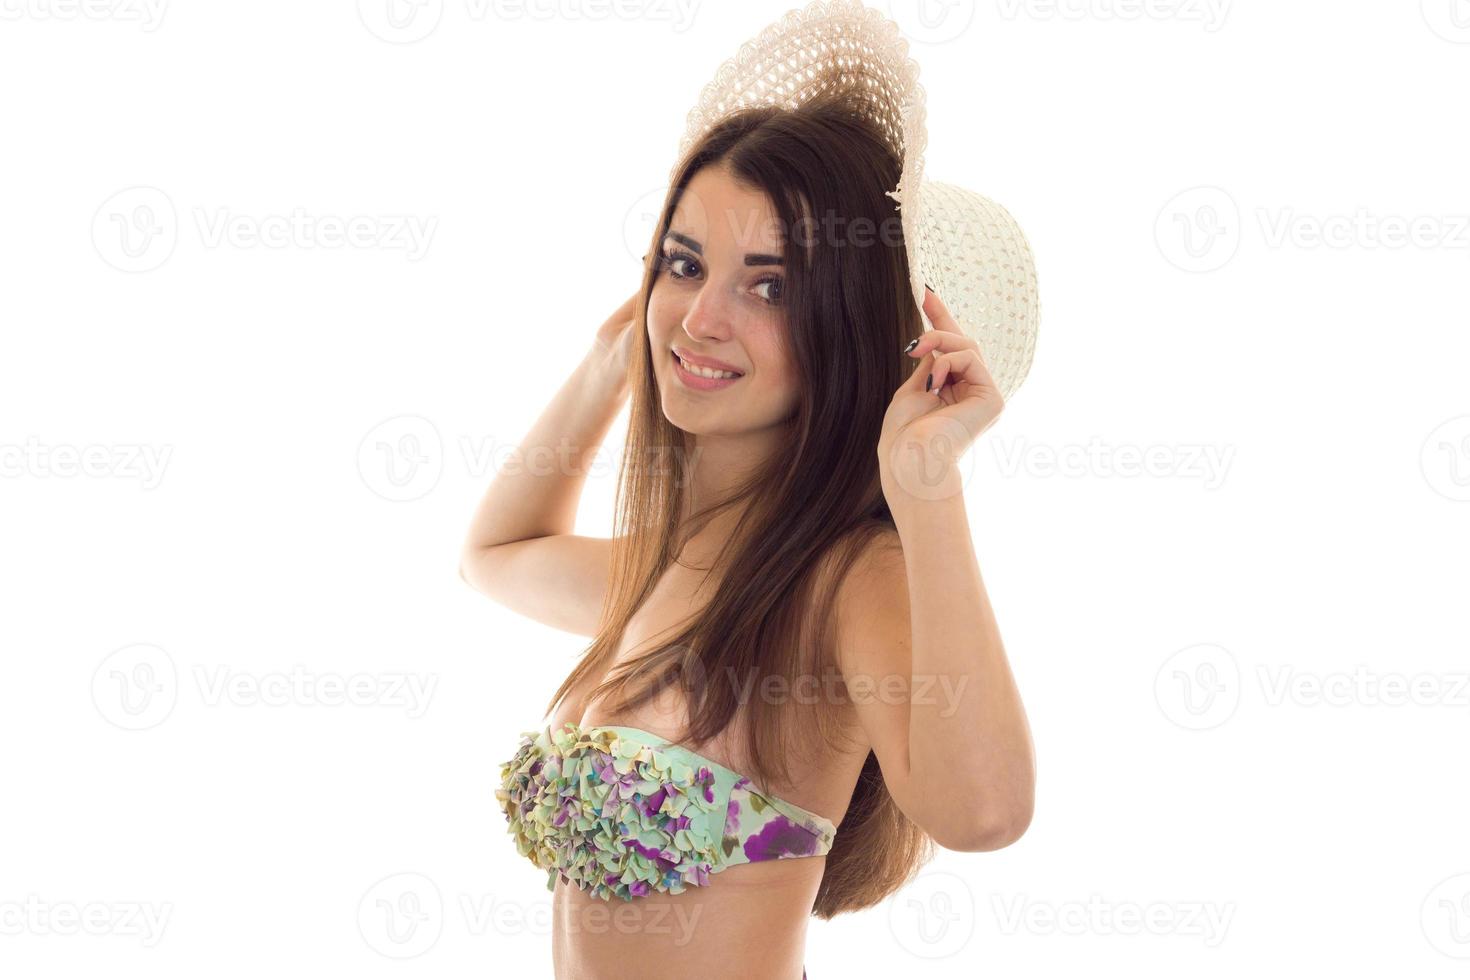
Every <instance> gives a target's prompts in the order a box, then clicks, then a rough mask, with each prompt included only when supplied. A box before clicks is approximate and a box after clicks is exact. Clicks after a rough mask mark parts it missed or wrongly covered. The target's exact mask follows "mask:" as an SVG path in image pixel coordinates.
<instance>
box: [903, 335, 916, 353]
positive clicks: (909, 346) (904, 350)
mask: <svg viewBox="0 0 1470 980" xmlns="http://www.w3.org/2000/svg"><path fill="white" fill-rule="evenodd" d="M917 346H919V338H918V337H915V338H914V339H913V340H911V341H909V345H908V346H907V347H905V348H904V349H903V352H904V353H905V354H907V353H908V352H909V351H911V350H913V349H914V348H915V347H917Z"/></svg>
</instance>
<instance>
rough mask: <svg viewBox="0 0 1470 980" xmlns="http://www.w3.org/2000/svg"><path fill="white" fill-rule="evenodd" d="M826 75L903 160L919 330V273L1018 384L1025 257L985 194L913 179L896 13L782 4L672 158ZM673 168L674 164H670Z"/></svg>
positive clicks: (910, 119)
mask: <svg viewBox="0 0 1470 980" xmlns="http://www.w3.org/2000/svg"><path fill="white" fill-rule="evenodd" d="M834 85H851V86H852V88H853V90H854V91H857V92H859V93H861V94H862V95H863V96H864V101H865V102H866V106H867V111H868V115H869V118H870V119H871V121H872V122H873V123H874V124H875V125H876V128H877V130H878V131H879V132H880V133H881V134H882V136H883V138H884V139H885V140H887V142H888V144H889V145H890V146H891V147H892V148H893V151H894V153H895V155H897V156H898V157H899V158H900V159H901V160H902V161H903V169H902V171H901V174H900V177H899V182H898V185H897V186H896V187H895V188H894V189H893V190H891V191H888V192H887V193H888V196H889V197H891V198H893V199H894V201H896V202H897V207H898V210H899V218H900V222H901V224H902V227H903V238H904V242H905V244H906V245H907V246H908V257H909V288H910V290H911V291H912V292H913V296H914V303H915V304H916V305H917V306H919V308H920V309H919V315H920V317H921V318H922V319H923V321H924V328H925V329H926V330H928V329H932V328H933V324H931V323H930V322H929V318H928V317H927V316H924V313H923V302H924V284H925V283H928V284H929V285H930V286H932V287H933V289H934V291H935V292H936V293H938V294H939V297H940V298H941V299H942V300H943V301H944V304H945V306H947V307H948V308H949V310H950V312H951V313H953V314H954V316H955V319H956V320H958V321H959V324H960V327H961V328H962V329H963V330H964V331H965V333H967V334H968V335H969V336H971V337H973V338H974V339H975V340H976V342H977V343H978V344H979V346H980V352H981V354H982V355H983V356H984V358H985V363H986V365H987V366H988V367H989V368H990V374H991V376H992V377H993V378H994V379H995V382H996V385H997V386H998V387H999V388H1000V392H1001V396H1002V397H1003V398H1007V399H1008V398H1010V396H1011V394H1012V393H1013V392H1014V391H1015V390H1016V389H1017V388H1018V387H1019V386H1020V384H1021V382H1022V380H1024V379H1025V377H1026V372H1027V370H1028V369H1029V368H1030V366H1031V357H1032V353H1033V352H1034V351H1035V349H1036V329H1037V322H1038V316H1039V312H1040V309H1039V301H1038V298H1037V293H1036V267H1035V264H1034V262H1033V260H1032V257H1031V248H1030V246H1029V245H1028V244H1027V242H1026V237H1025V235H1023V234H1022V233H1021V229H1020V226H1019V225H1017V224H1016V222H1015V220H1014V219H1013V218H1012V217H1011V216H1010V214H1008V213H1007V212H1006V210H1005V209H1004V208H1002V207H1001V206H1000V205H998V204H996V203H995V202H993V201H991V200H989V199H987V198H985V197H983V196H981V195H980V194H977V193H976V192H974V191H972V190H969V189H967V188H964V187H958V186H955V185H953V184H941V183H938V182H935V181H931V180H925V179H924V176H923V174H924V148H925V144H926V143H927V141H928V136H927V133H926V130H925V119H924V116H925V108H924V89H923V88H922V87H921V86H920V85H919V65H918V63H917V62H916V61H914V60H913V59H912V58H910V57H909V56H908V41H907V40H906V39H905V38H904V37H903V35H902V34H901V33H900V32H899V29H898V25H897V24H896V23H894V22H893V21H892V20H890V19H888V17H886V16H885V15H884V14H883V13H882V12H880V11H878V10H875V9H873V8H871V7H868V6H866V5H865V4H863V3H861V2H859V0H813V2H811V3H808V4H807V5H806V6H804V7H801V8H798V9H794V10H791V11H789V12H788V13H787V14H786V15H785V16H784V17H782V18H781V19H780V20H778V21H775V22H774V23H772V24H770V25H769V26H767V27H766V28H765V29H764V30H762V31H761V32H760V34H758V35H757V36H756V37H754V38H752V39H751V40H749V41H746V42H745V43H744V44H742V45H741V46H740V50H739V51H738V53H736V55H735V56H734V57H732V58H730V59H729V60H727V61H726V62H725V63H724V64H722V65H721V66H720V68H719V70H718V71H717V72H715V77H714V79H713V80H712V81H710V82H709V83H708V84H707V85H706V86H705V87H704V90H703V92H702V93H701V94H700V97H699V102H698V103H697V104H696V105H695V106H694V108H693V109H691V110H690V111H689V116H688V119H687V122H686V127H685V132H684V136H683V139H682V140H681V141H680V144H679V157H680V158H681V159H682V158H683V156H684V154H685V153H686V152H687V151H688V150H689V148H690V147H691V145H692V144H693V143H694V142H695V141H696V140H698V139H699V138H700V137H701V136H703V135H704V134H705V133H707V132H708V131H709V130H710V129H711V128H712V127H713V126H714V125H715V124H716V123H718V122H719V121H720V120H721V119H722V118H723V117H725V116H726V115H727V114H729V113H730V112H732V111H734V110H737V109H741V108H744V107H746V106H750V105H777V106H784V107H787V108H796V107H798V106H800V105H802V104H803V103H805V102H806V101H807V100H808V99H810V98H812V97H813V96H815V95H817V94H819V93H821V92H823V91H826V90H827V89H828V88H830V87H832V86H834ZM675 167H676V169H677V164H676V165H675Z"/></svg>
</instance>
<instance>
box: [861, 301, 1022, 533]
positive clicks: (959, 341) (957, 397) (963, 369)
mask: <svg viewBox="0 0 1470 980" xmlns="http://www.w3.org/2000/svg"><path fill="white" fill-rule="evenodd" d="M924 313H925V315H926V316H928V317H929V322H930V323H932V324H933V325H934V329H933V330H926V331H924V333H923V335H922V336H920V338H919V340H918V342H917V343H916V344H915V345H914V348H913V349H912V350H910V351H909V352H908V354H909V356H910V357H912V358H915V359H916V360H919V364H918V366H917V368H916V369H915V370H914V373H913V374H912V375H911V376H910V377H909V379H908V380H907V381H905V382H904V383H903V384H902V385H900V386H899V388H898V390H897V391H896V392H894V395H893V400H892V402H890V403H889V406H888V411H887V412H886V413H885V414H884V416H883V430H882V432H881V433H880V435H879V437H878V467H879V473H880V474H881V475H882V478H883V489H884V493H885V495H887V496H888V499H889V503H890V504H895V503H897V501H895V500H894V499H893V495H892V493H891V492H890V491H892V490H894V489H897V488H916V487H919V486H922V487H923V488H924V489H923V492H922V494H921V495H922V496H926V497H927V496H932V495H933V490H932V489H931V488H934V487H935V486H936V484H937V482H938V480H940V479H946V478H947V477H949V476H951V475H952V476H954V477H955V478H957V474H955V473H954V465H953V464H954V461H955V460H957V459H958V458H959V457H960V456H961V455H962V454H963V453H964V452H965V450H966V449H968V448H969V447H970V445H971V444H972V443H973V442H974V441H975V439H976V438H978V437H979V435H980V433H982V432H984V431H985V430H986V429H988V428H989V427H990V425H991V423H993V422H994V421H995V419H996V417H997V416H998V415H1000V412H1001V409H1002V408H1003V407H1004V405H1005V403H1004V400H1003V399H1002V398H1001V395H1000V389H999V388H997V387H996V384H995V379H993V378H992V377H991V376H990V370H989V369H988V368H987V367H986V366H985V360H984V358H983V356H982V352H981V350H980V345H979V344H978V343H976V342H975V340H974V339H972V338H971V337H970V336H969V335H967V334H966V333H965V332H964V331H963V330H961V329H960V325H959V323H957V322H956V321H955V318H954V316H953V315H951V314H950V312H949V310H948V309H946V308H945V306H944V303H943V302H942V301H941V300H940V299H939V297H938V295H936V294H935V293H934V291H933V290H932V289H927V288H926V289H925V290H924ZM929 377H932V378H933V382H932V384H931V385H930V386H929V388H928V389H927V390H926V388H925V384H924V382H925V379H926V378H929ZM941 470H942V471H944V472H940V471H941ZM936 473H937V474H938V476H936ZM914 480H917V481H919V483H917V484H915V483H914V482H913V481H914ZM948 482H950V483H951V486H950V487H949V490H950V491H952V492H958V490H959V489H960V488H959V486H958V485H957V484H954V483H953V481H952V480H950V481H948ZM941 495H942V494H941Z"/></svg>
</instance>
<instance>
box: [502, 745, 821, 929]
mask: <svg viewBox="0 0 1470 980" xmlns="http://www.w3.org/2000/svg"><path fill="white" fill-rule="evenodd" d="M495 798H496V799H497V800H498V801H499V802H500V805H501V807H502V809H503V810H504V811H505V819H506V823H507V825H508V829H509V830H510V833H511V835H512V836H513V837H514V838H515V842H516V849H517V850H518V851H520V853H521V854H522V855H523V856H525V857H527V858H529V859H530V860H531V863H532V864H534V865H535V866H536V867H538V868H545V869H546V872H547V875H546V888H547V890H548V891H554V890H555V888H556V879H557V877H558V876H560V877H561V879H562V881H565V882H567V883H568V884H572V885H576V886H577V887H578V888H580V889H582V890H583V891H586V892H590V893H591V894H592V895H594V896H596V897H598V898H601V899H604V900H611V899H612V898H613V897H614V896H616V897H618V898H621V899H624V900H628V901H631V900H632V899H634V898H637V897H640V896H643V895H648V894H650V893H652V892H655V891H657V892H666V893H668V894H673V895H677V894H680V893H681V892H683V891H684V889H685V888H686V887H689V886H702V885H707V884H709V878H710V875H711V874H713V873H715V872H718V871H721V870H723V869H724V868H727V867H729V866H731V865H734V864H746V863H750V862H755V861H772V860H777V859H779V858H800V857H817V856H820V855H823V854H826V853H827V852H828V851H830V850H831V849H832V842H833V840H834V838H835V837H836V836H837V827H836V825H835V824H833V823H832V821H830V820H828V819H827V818H826V817H823V816H821V815H820V814H817V813H812V812H811V811H810V810H805V809H802V808H801V807H799V806H796V805H795V804H794V803H788V802H787V801H785V800H782V799H780V798H778V797H775V796H772V795H770V794H767V793H762V792H760V791H759V790H757V789H756V788H755V786H754V785H753V784H752V783H751V781H750V780H749V779H748V778H747V777H745V776H742V775H740V773H738V772H735V771H734V770H733V769H728V768H726V767H725V766H722V765H720V764H719V763H718V762H715V761H713V760H711V759H709V758H706V757H705V756H702V755H699V754H698V753H696V752H693V751H691V750H689V749H687V748H685V747H683V746H682V745H676V744H674V743H671V742H669V741H667V740H666V739H663V738H660V737H659V736H657V735H654V734H653V733H652V732H646V731H643V730H642V729H638V728H628V727H626V726H622V725H594V726H588V727H587V728H582V727H580V726H579V725H577V724H576V723H575V722H570V721H569V722H566V723H565V725H564V726H563V728H562V730H561V731H558V732H552V730H551V727H550V726H547V727H546V728H545V729H543V730H541V731H539V732H537V731H528V732H522V733H521V743H520V746H519V748H517V750H516V753H515V755H514V756H513V757H512V758H511V759H510V760H508V761H506V762H503V763H501V766H500V786H499V788H497V789H496V791H495Z"/></svg>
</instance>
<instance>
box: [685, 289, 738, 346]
mask: <svg viewBox="0 0 1470 980" xmlns="http://www.w3.org/2000/svg"><path fill="white" fill-rule="evenodd" d="M719 294H720V291H719V290H718V289H714V288H711V286H710V284H709V283H706V284H705V285H703V286H701V287H700V289H699V291H698V292H697V293H696V294H695V296H694V301H693V302H691V303H690V304H689V309H688V310H687V311H685V313H684V332H685V333H687V334H688V335H689V337H690V339H691V340H710V341H720V340H729V339H730V333H731V330H730V314H729V310H727V309H726V308H725V304H724V303H723V302H722V301H721V298H720V295H719Z"/></svg>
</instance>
